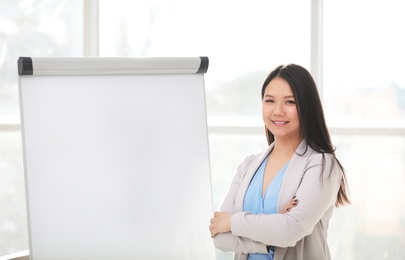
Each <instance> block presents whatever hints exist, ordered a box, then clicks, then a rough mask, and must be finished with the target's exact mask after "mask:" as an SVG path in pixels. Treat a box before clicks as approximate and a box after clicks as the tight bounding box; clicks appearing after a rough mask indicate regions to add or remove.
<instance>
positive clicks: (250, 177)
mask: <svg viewBox="0 0 405 260" xmlns="http://www.w3.org/2000/svg"><path fill="white" fill-rule="evenodd" d="M261 94H262V114H263V120H264V123H265V126H266V137H267V141H268V143H269V147H268V148H267V149H266V150H265V151H264V152H262V153H260V154H257V155H252V156H249V157H247V158H246V159H245V161H244V162H243V163H242V164H241V165H240V166H239V167H238V169H237V173H236V175H235V177H234V179H233V181H232V184H231V186H230V189H229V191H228V194H227V196H226V197H225V200H224V202H223V204H222V207H221V211H220V212H215V214H214V217H213V218H212V219H211V225H210V230H211V235H212V237H213V238H214V244H215V246H216V247H217V248H218V249H221V250H224V251H232V252H235V259H249V260H254V259H267V260H268V259H274V260H281V259H285V260H317V259H320V260H321V259H322V260H325V259H330V253H329V248H328V245H327V229H328V224H329V220H330V218H331V216H332V213H333V209H334V207H335V206H339V205H344V204H346V203H350V201H349V199H348V195H347V194H346V178H345V173H344V169H343V167H342V165H341V164H340V163H339V161H338V160H337V158H336V156H335V152H334V150H335V149H334V147H333V145H332V144H331V139H330V136H329V133H328V129H327V127H326V123H325V119H324V115H323V109H322V105H321V101H320V98H319V94H318V91H317V88H316V85H315V82H314V80H313V78H312V76H311V75H310V73H309V72H308V71H307V70H306V69H304V68H303V67H301V66H298V65H295V64H290V65H287V66H283V65H282V66H279V67H277V68H276V69H275V70H274V71H272V72H271V73H270V74H269V75H268V77H267V78H266V80H265V82H264V84H263V87H262V91H261ZM292 197H296V199H298V200H299V204H298V205H295V207H289V209H290V210H288V211H286V212H283V209H282V207H283V206H284V205H286V204H287V205H288V203H289V200H290V199H291V198H292ZM283 213H284V214H283Z"/></svg>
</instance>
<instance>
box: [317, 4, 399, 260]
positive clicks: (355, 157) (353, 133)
mask: <svg viewBox="0 0 405 260" xmlns="http://www.w3.org/2000/svg"><path fill="white" fill-rule="evenodd" d="M403 8H404V4H403V1H393V0H389V1H365V0H358V1H348V0H345V1H328V0H325V1H324V13H323V21H324V23H323V30H324V32H323V35H324V37H323V65H324V66H323V98H324V99H323V103H324V107H325V113H326V118H327V120H328V123H329V126H331V128H332V133H336V134H335V135H333V139H334V144H335V145H336V146H337V153H338V155H339V156H340V158H341V161H342V163H343V165H344V166H345V168H346V170H347V173H348V178H349V185H350V191H351V197H352V202H353V205H352V206H349V207H345V208H342V209H339V210H336V211H335V216H334V218H333V221H334V222H333V223H332V224H331V228H332V230H331V231H330V241H331V244H332V241H333V244H332V245H333V248H332V250H333V252H332V253H333V255H335V256H339V257H337V258H339V259H402V258H404V257H405V250H403V249H402V246H401V245H400V244H401V241H402V242H403V241H404V240H405V222H404V219H405V210H404V209H403V207H398V206H396V205H403V204H404V202H405V201H404V198H405V192H404V191H405V160H404V158H405V128H404V126H405V77H404V73H403V69H404V68H403V60H404V59H405V50H404V48H403V46H404V45H405V36H404V34H403V33H401V32H402V30H403V24H405V17H404V16H403V14H402V10H403ZM333 130H334V131H333ZM370 249H371V250H370Z"/></svg>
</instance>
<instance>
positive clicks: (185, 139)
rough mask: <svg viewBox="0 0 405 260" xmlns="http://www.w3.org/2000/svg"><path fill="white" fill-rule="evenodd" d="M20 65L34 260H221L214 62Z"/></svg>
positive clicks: (39, 61)
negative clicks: (216, 241) (211, 87)
mask: <svg viewBox="0 0 405 260" xmlns="http://www.w3.org/2000/svg"><path fill="white" fill-rule="evenodd" d="M18 67H19V76H20V77H19V91H20V104H21V120H22V136H23V151H24V164H25V181H26V196H27V212H28V222H29V223H28V228H29V244H30V255H31V256H30V257H31V259H33V260H46V259H52V260H54V259H215V249H214V247H213V244H212V241H211V238H210V234H209V230H208V226H209V220H210V218H211V215H212V199H211V196H212V195H211V180H210V165H209V149H208V134H207V121H206V107H205V91H204V73H205V72H206V71H207V69H208V58H207V57H196V58H194V57H191V58H187V57H184V58H30V57H20V59H19V60H18Z"/></svg>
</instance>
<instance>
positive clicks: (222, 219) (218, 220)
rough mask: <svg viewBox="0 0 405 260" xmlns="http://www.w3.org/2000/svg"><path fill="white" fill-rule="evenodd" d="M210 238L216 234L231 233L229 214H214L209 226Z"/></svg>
mask: <svg viewBox="0 0 405 260" xmlns="http://www.w3.org/2000/svg"><path fill="white" fill-rule="evenodd" d="M210 231H211V237H215V236H216V235H217V234H218V233H223V232H229V231H231V214H229V213H225V212H218V211H217V212H215V213H214V217H213V218H212V219H211V225H210Z"/></svg>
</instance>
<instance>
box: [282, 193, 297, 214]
mask: <svg viewBox="0 0 405 260" xmlns="http://www.w3.org/2000/svg"><path fill="white" fill-rule="evenodd" d="M297 205H298V199H297V198H296V197H295V196H294V197H293V198H292V199H291V200H290V201H289V202H288V203H287V205H285V206H284V208H283V211H282V212H281V214H285V213H288V212H290V210H291V209H292V208H295V207H296V206H297Z"/></svg>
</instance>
